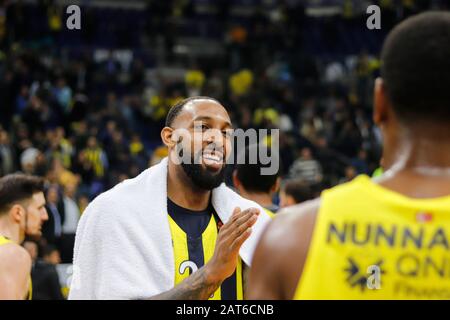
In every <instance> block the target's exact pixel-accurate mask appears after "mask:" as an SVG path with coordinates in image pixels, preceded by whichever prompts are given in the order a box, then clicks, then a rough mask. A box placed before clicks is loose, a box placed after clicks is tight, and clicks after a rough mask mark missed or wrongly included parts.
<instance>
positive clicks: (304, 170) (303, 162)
mask: <svg viewBox="0 0 450 320" xmlns="http://www.w3.org/2000/svg"><path fill="white" fill-rule="evenodd" d="M289 177H290V178H296V179H302V180H303V181H305V182H306V183H308V184H316V183H320V182H321V181H322V167H321V166H320V163H319V162H318V161H317V160H316V159H314V158H313V156H312V152H311V149H310V148H303V149H302V150H301V155H300V158H299V159H297V160H295V162H294V163H293V164H292V166H291V168H290V169H289Z"/></svg>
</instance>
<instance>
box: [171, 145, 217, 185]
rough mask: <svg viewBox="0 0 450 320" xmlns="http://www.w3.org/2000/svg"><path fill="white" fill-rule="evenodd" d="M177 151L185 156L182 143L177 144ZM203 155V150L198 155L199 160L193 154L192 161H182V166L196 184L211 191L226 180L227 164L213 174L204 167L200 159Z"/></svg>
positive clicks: (181, 155)
mask: <svg viewBox="0 0 450 320" xmlns="http://www.w3.org/2000/svg"><path fill="white" fill-rule="evenodd" d="M177 151H178V155H179V156H180V157H183V150H182V148H181V144H178V145H177ZM201 156H202V152H200V153H199V154H198V155H197V157H196V158H197V159H196V160H197V161H194V160H195V159H194V155H192V158H191V163H184V161H181V167H182V168H183V171H184V172H185V173H186V175H187V176H188V177H189V179H190V180H191V181H192V184H193V185H194V186H196V187H197V188H199V189H202V190H208V191H210V190H212V189H214V188H217V187H218V186H220V184H221V183H222V182H224V180H225V171H226V170H225V168H226V165H225V166H223V168H222V169H221V170H220V171H219V172H217V173H216V174H212V173H211V172H209V171H208V169H205V168H203V167H202V165H201V160H200V159H199V158H201Z"/></svg>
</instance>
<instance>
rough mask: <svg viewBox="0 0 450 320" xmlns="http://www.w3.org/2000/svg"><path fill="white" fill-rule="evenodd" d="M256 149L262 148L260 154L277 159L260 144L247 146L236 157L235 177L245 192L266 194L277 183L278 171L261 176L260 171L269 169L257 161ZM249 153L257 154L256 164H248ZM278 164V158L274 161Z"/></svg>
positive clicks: (257, 152)
mask: <svg viewBox="0 0 450 320" xmlns="http://www.w3.org/2000/svg"><path fill="white" fill-rule="evenodd" d="M258 148H263V151H261V154H265V155H267V156H269V157H271V158H272V160H273V159H275V158H274V157H278V155H276V154H273V155H272V153H271V151H270V149H268V148H266V147H265V146H263V145H261V144H259V145H258V144H254V145H250V146H247V147H246V148H245V149H244V150H243V151H241V152H240V153H239V154H238V156H237V163H236V166H235V170H236V177H237V178H238V180H239V181H240V182H241V183H242V186H243V187H244V188H245V190H247V191H250V192H264V193H268V192H269V191H270V189H272V187H273V186H274V185H275V184H276V183H277V179H278V176H279V171H280V170H278V171H277V173H276V174H273V175H262V174H261V169H262V168H266V167H269V165H263V164H262V163H261V161H260V159H259V150H258ZM250 152H256V154H258V159H257V161H256V164H251V163H250V161H249V160H250V157H249V154H250ZM275 161H278V163H280V161H279V158H278V159H275Z"/></svg>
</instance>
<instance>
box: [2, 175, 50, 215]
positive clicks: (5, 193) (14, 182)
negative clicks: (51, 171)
mask: <svg viewBox="0 0 450 320" xmlns="http://www.w3.org/2000/svg"><path fill="white" fill-rule="evenodd" d="M43 191H44V180H43V179H41V178H39V177H35V176H29V175H25V174H10V175H6V176H4V177H3V178H1V179H0V215H1V214H4V213H6V212H8V210H10V209H11V207H12V206H13V205H15V204H17V203H19V202H21V201H26V200H28V199H30V198H31V197H32V196H33V194H35V193H37V192H43Z"/></svg>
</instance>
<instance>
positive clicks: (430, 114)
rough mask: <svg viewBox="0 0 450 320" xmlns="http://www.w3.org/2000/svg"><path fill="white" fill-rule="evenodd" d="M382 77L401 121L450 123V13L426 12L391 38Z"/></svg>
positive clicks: (387, 42) (388, 42) (382, 57)
mask: <svg viewBox="0 0 450 320" xmlns="http://www.w3.org/2000/svg"><path fill="white" fill-rule="evenodd" d="M381 59H382V67H381V76H382V78H383V82H384V85H385V88H386V92H387V96H388V98H389V100H390V102H391V104H392V107H393V109H394V111H395V113H396V114H397V115H398V117H399V119H400V120H401V121H403V122H406V123H413V122H415V121H417V120H427V121H431V122H447V123H448V121H450V13H449V12H426V13H422V14H419V15H416V16H414V17H411V18H409V19H407V20H405V21H403V22H402V23H400V24H399V25H398V26H396V27H395V28H394V29H393V30H392V32H391V33H390V34H389V36H388V37H387V39H386V41H385V43H384V46H383V50H382V54H381Z"/></svg>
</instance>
